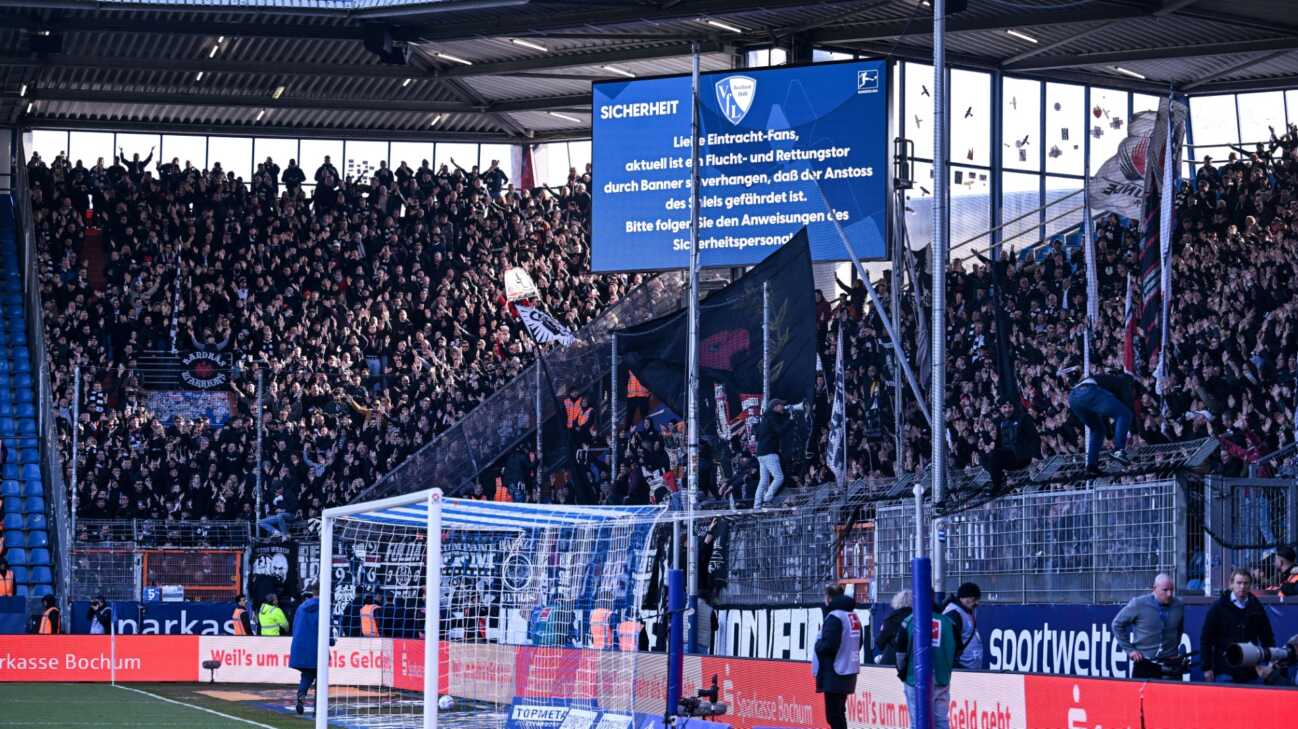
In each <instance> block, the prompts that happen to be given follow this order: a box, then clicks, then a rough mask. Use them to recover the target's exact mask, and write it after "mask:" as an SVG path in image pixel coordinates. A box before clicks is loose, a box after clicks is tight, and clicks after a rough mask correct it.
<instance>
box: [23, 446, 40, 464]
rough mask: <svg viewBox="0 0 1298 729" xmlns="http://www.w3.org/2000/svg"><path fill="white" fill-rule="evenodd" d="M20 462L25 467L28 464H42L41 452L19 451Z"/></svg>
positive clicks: (27, 449)
mask: <svg viewBox="0 0 1298 729" xmlns="http://www.w3.org/2000/svg"><path fill="white" fill-rule="evenodd" d="M18 462H19V463H22V464H24V465H25V464H28V463H40V462H41V452H40V451H38V450H36V449H35V448H23V449H22V450H20V451H18Z"/></svg>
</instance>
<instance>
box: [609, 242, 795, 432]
mask: <svg viewBox="0 0 1298 729" xmlns="http://www.w3.org/2000/svg"><path fill="white" fill-rule="evenodd" d="M765 282H769V283H770V307H771V313H770V327H771V330H770V336H771V341H770V352H771V397H773V398H779V399H781V400H785V401H788V402H791V403H793V402H802V401H804V400H809V399H810V398H811V396H812V392H813V388H814V387H815V384H816V305H815V300H814V298H813V294H814V291H815V285H814V284H813V281H812V275H811V252H810V249H809V248H808V245H807V231H806V229H805V228H804V229H803V230H801V231H799V232H798V234H797V235H795V236H794V237H793V238H792V239H791V240H790V241H789V242H788V243H785V244H784V245H783V246H781V247H780V248H779V249H778V250H776V251H775V252H774V253H772V254H771V255H769V256H767V257H766V258H765V259H764V260H763V261H762V262H761V263H759V264H757V266H755V267H754V268H753V269H752V270H751V271H749V272H748V273H747V274H745V275H744V276H743V277H742V278H740V279H739V280H738V281H735V282H734V283H732V284H730V285H728V286H726V287H725V288H723V289H720V290H718V291H715V292H713V293H712V295H710V296H708V297H707V298H706V299H704V300H703V301H702V302H701V303H700V305H699V373H700V380H701V381H700V383H699V393H700V395H699V408H700V414H699V417H700V420H699V422H701V423H707V422H711V421H710V420H709V418H714V417H715V415H714V414H713V410H714V408H715V405H714V403H713V398H712V393H713V386H714V385H715V384H718V383H719V384H722V385H724V386H725V390H726V393H727V396H728V397H729V398H730V399H731V412H738V402H739V396H740V395H742V394H745V393H750V394H758V393H761V391H762V284H763V283H765ZM688 316H689V311H688V309H684V310H681V311H678V312H676V313H674V314H668V315H667V316H663V317H659V318H658V319H654V320H653V321H649V322H645V323H644V324H640V325H637V326H634V327H631V328H628V329H624V330H621V331H619V332H618V333H617V337H618V352H619V354H620V355H621V356H622V361H623V364H624V365H625V366H626V368H627V369H629V370H630V371H631V372H634V373H635V376H636V378H638V379H639V380H640V382H642V383H643V384H644V386H645V387H647V388H649V390H651V391H652V392H653V393H654V394H655V395H657V396H658V398H659V399H661V400H662V401H663V402H664V403H666V404H667V406H668V407H670V408H671V409H672V410H674V411H676V412H678V413H684V412H685V408H686V402H687V401H686V395H685V388H686V376H687V371H686V351H687V349H686V347H687V328H688V321H687V318H686V317H688Z"/></svg>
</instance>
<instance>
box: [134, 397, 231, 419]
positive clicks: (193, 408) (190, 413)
mask: <svg viewBox="0 0 1298 729" xmlns="http://www.w3.org/2000/svg"><path fill="white" fill-rule="evenodd" d="M144 405H145V407H147V408H148V409H149V410H150V411H151V412H152V413H153V414H154V415H156V416H157V417H158V419H159V420H161V421H163V422H165V423H167V424H170V423H171V422H172V421H174V420H175V419H176V418H177V417H182V418H188V419H190V420H194V419H197V418H207V420H208V422H210V423H211V424H212V427H213V428H218V427H221V426H223V425H225V423H226V421H227V420H229V419H230V394H229V393H228V392H223V391H214V390H157V391H153V392H146V393H145V395H144Z"/></svg>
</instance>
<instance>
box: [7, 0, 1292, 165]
mask: <svg viewBox="0 0 1298 729" xmlns="http://www.w3.org/2000/svg"><path fill="white" fill-rule="evenodd" d="M969 4H970V9H969V10H966V11H964V12H962V13H959V14H956V15H953V16H951V18H950V19H949V21H948V30H949V36H948V42H947V48H948V52H949V60H950V62H951V63H953V64H956V65H960V66H965V67H971V68H979V69H986V70H999V71H1002V72H1004V73H1007V74H1014V75H1022V76H1029V77H1035V78H1049V79H1053V80H1061V81H1076V82H1090V83H1097V84H1103V85H1107V86H1116V87H1122V88H1128V89H1134V90H1141V91H1146V92H1150V93H1162V92H1165V91H1166V90H1167V89H1168V88H1169V86H1175V87H1177V88H1179V89H1181V90H1183V91H1186V92H1188V93H1195V94H1200V93H1216V92H1221V91H1234V90H1259V89H1272V88H1283V87H1289V86H1298V52H1295V51H1298V17H1294V16H1293V13H1292V12H1291V11H1292V7H1293V5H1292V3H1290V2H1287V1H1274V0H1090V1H1088V2H1079V1H1078V0H970V2H969ZM931 28H932V18H931V10H930V9H929V8H928V7H927V2H926V0H852V1H851V2H846V1H844V0H50V1H47V2H27V3H23V2H16V3H6V4H5V5H4V7H3V8H0V123H9V124H22V125H26V126H60V127H74V128H75V127H97V128H118V129H126V128H142V129H153V130H166V131H179V132H184V131H186V130H192V131H195V132H218V133H219V132H229V133H236V134H257V135H293V136H330V135H341V134H345V135H349V136H351V137H356V136H358V135H361V136H363V137H369V138H393V139H398V138H419V139H429V138H433V137H436V138H438V139H456V138H463V139H466V140H481V141H493V140H494V141H519V140H522V139H537V140H540V139H547V138H565V137H566V138H571V137H581V136H585V135H587V134H588V130H589V122H590V119H589V104H590V100H589V93H590V84H591V82H592V81H594V80H599V79H617V78H622V77H624V76H625V75H626V74H635V75H637V76H649V75H659V74H671V73H685V72H688V70H689V65H690V60H689V48H690V43H691V42H698V43H700V44H702V49H703V51H704V55H703V69H704V70H705V71H706V70H720V69H724V68H729V67H731V66H732V65H737V63H736V62H737V61H738V60H739V58H740V54H742V52H743V51H744V50H747V49H751V48H759V47H766V46H769V45H771V44H772V43H777V44H780V45H782V46H785V47H789V46H792V47H793V48H795V56H797V55H798V53H797V50H796V49H810V48H813V47H815V48H825V49H829V50H840V51H848V52H856V53H865V54H871V55H879V56H892V57H897V58H904V59H910V60H919V61H927V60H929V58H930V57H931V50H930V42H931V36H930V31H931ZM1010 30H1013V31H1015V33H1016V34H1015V35H1011V34H1010V33H1009V32H1008V31H1010ZM385 32H386V33H387V34H388V35H389V37H390V39H391V41H392V42H393V43H394V44H395V47H396V48H397V49H398V50H397V52H396V53H395V54H389V55H388V60H389V61H400V62H398V63H385V62H384V61H383V60H380V58H379V57H378V55H376V54H375V53H372V52H370V51H368V50H366V43H365V42H364V41H365V39H366V36H367V34H368V35H370V36H371V44H370V45H371V47H374V45H375V43H381V42H382V36H383V34H384V33H385ZM33 45H34V46H35V47H33ZM402 48H404V50H405V54H404V61H401V59H400V55H401V54H400V49H402ZM805 53H809V50H806V51H805ZM1119 68H1121V69H1122V70H1119ZM1140 77H1143V78H1140ZM29 108H30V111H29Z"/></svg>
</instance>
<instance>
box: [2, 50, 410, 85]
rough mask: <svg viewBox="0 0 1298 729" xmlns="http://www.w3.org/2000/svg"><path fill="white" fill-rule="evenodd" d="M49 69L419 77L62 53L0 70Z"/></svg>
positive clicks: (367, 68)
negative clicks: (39, 67)
mask: <svg viewBox="0 0 1298 729" xmlns="http://www.w3.org/2000/svg"><path fill="white" fill-rule="evenodd" d="M6 66H9V67H13V66H49V67H57V68H97V69H120V70H126V71H154V72H156V71H179V72H182V73H199V72H202V73H248V74H259V75H265V74H267V73H273V74H275V75H285V76H318V77H331V78H383V79H405V78H411V77H418V76H419V75H420V72H419V71H418V70H417V69H413V68H408V67H405V66H381V65H378V64H367V65H345V66H344V65H340V64H331V65H324V64H319V65H317V64H306V63H278V62H276V63H273V64H267V63H262V62H257V63H247V62H241V61H225V60H216V59H194V58H186V59H172V58H167V59H150V58H125V57H111V56H73V55H68V54H63V53H57V54H52V55H48V56H42V57H40V58H37V57H36V56H24V55H10V56H0V67H6Z"/></svg>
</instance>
